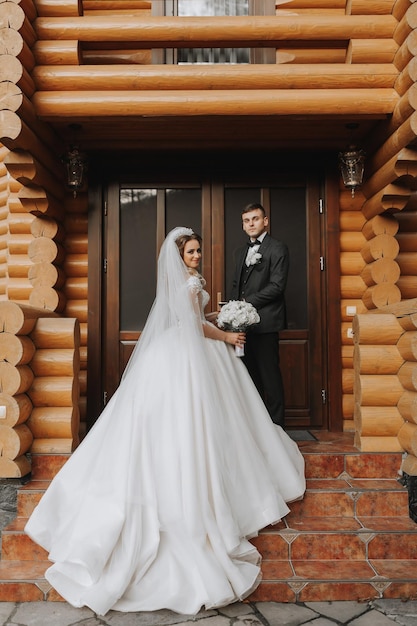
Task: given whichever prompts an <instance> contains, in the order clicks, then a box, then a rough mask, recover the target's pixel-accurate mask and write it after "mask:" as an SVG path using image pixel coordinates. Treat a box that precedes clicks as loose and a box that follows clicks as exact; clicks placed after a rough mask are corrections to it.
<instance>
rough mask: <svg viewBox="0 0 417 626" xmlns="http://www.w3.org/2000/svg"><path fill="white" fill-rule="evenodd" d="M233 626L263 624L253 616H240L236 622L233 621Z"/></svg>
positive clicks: (260, 625) (256, 625)
mask: <svg viewBox="0 0 417 626" xmlns="http://www.w3.org/2000/svg"><path fill="white" fill-rule="evenodd" d="M233 626H264V623H263V622H261V621H259V619H258V618H257V617H256V616H255V615H240V616H239V617H238V618H237V620H236V621H233Z"/></svg>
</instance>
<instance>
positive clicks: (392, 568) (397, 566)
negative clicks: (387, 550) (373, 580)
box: [370, 559, 417, 599]
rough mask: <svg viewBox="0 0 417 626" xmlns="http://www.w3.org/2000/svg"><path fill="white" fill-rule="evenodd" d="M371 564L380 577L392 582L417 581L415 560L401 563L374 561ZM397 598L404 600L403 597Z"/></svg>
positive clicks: (391, 560) (390, 560)
mask: <svg viewBox="0 0 417 626" xmlns="http://www.w3.org/2000/svg"><path fill="white" fill-rule="evenodd" d="M370 564H371V565H372V567H374V568H375V570H376V572H377V573H378V575H379V576H384V577H385V578H388V579H390V580H410V578H413V580H416V579H417V568H416V561H415V560H413V559H410V560H406V559H405V560H401V561H398V560H395V559H372V560H370ZM396 597H397V598H402V597H403V596H401V595H398V596H396ZM406 599H408V598H406Z"/></svg>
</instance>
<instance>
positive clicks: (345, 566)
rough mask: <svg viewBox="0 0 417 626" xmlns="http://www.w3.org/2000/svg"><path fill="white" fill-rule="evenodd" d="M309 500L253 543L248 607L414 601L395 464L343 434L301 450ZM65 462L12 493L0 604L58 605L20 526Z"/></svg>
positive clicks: (36, 468) (403, 493) (47, 465)
mask: <svg viewBox="0 0 417 626" xmlns="http://www.w3.org/2000/svg"><path fill="white" fill-rule="evenodd" d="M299 447H300V450H301V451H302V453H303V456H304V458H305V462H306V476H307V491H306V494H305V497H304V499H303V500H300V501H297V502H294V503H291V504H290V509H291V513H290V514H289V515H288V516H287V517H286V518H285V519H284V520H282V521H281V522H280V523H279V524H278V525H276V526H274V527H270V528H267V529H264V530H263V531H262V532H261V533H260V534H259V536H258V537H257V538H255V539H253V543H254V544H255V545H256V546H257V547H258V549H259V551H260V552H261V554H262V572H263V581H262V583H261V585H260V586H259V587H258V589H257V590H256V591H255V592H254V594H252V596H251V598H250V599H251V600H254V601H255V600H256V601H278V602H296V601H300V602H306V601H317V600H321V601H323V600H358V599H363V600H366V599H369V598H379V597H386V598H404V599H405V598H410V597H415V596H416V594H417V525H416V524H415V523H414V522H413V521H412V520H411V519H410V517H409V512H408V492H407V490H406V489H405V488H404V487H403V486H402V485H401V484H400V482H399V481H398V478H399V469H400V466H401V454H398V453H393V454H391V453H387V454H386V453H366V454H362V453H360V452H359V451H358V450H356V449H355V448H354V446H353V436H352V435H350V434H338V435H333V434H332V433H327V434H326V433H325V434H323V433H321V434H320V440H319V441H314V442H313V441H302V442H299ZM67 458H68V455H64V456H62V455H34V458H33V472H32V480H30V482H28V483H27V484H26V485H22V487H21V488H20V489H19V491H18V495H17V517H16V519H15V520H14V521H13V522H12V523H11V524H9V526H8V527H7V528H5V529H4V530H3V533H2V560H1V561H0V601H22V599H24V601H30V600H59V599H60V597H59V595H58V594H57V593H56V592H55V591H54V590H53V589H51V587H50V585H49V584H48V583H47V581H46V580H45V579H44V572H45V570H46V568H47V567H48V566H49V562H48V561H47V555H46V553H45V551H44V550H43V549H42V548H39V547H38V546H36V545H34V544H33V543H32V542H31V540H30V539H29V538H28V537H27V536H26V535H24V533H23V529H24V526H25V524H26V520H27V518H28V517H29V515H30V514H31V512H32V511H33V508H34V507H35V506H36V504H37V503H38V502H39V499H40V498H41V497H42V494H43V493H44V491H45V489H46V488H47V487H48V485H49V483H50V481H51V479H52V478H53V476H54V475H55V474H56V472H57V471H58V470H59V469H60V467H62V465H63V464H64V463H65V461H66V460H67Z"/></svg>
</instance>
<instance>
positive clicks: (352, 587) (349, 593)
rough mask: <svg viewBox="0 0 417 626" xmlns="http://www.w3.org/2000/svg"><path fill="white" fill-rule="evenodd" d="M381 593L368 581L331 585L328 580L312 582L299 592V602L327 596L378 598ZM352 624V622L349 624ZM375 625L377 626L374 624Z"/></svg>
mask: <svg viewBox="0 0 417 626" xmlns="http://www.w3.org/2000/svg"><path fill="white" fill-rule="evenodd" d="M378 597H379V593H378V591H376V590H375V588H374V587H373V586H372V585H371V584H370V583H366V582H338V583H337V584H335V585H329V583H328V582H318V583H315V582H310V583H308V584H307V585H305V586H304V587H302V589H301V590H300V591H299V593H298V598H297V599H298V601H299V602H318V601H320V600H323V598H326V600H328V601H329V602H330V601H340V600H345V601H346V600H352V601H353V600H357V599H358V598H367V599H368V598H369V599H374V598H378ZM349 626H350V624H349ZM373 626H377V625H376V624H374V625H373Z"/></svg>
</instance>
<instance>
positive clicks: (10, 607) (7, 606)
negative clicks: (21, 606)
mask: <svg viewBox="0 0 417 626" xmlns="http://www.w3.org/2000/svg"><path fill="white" fill-rule="evenodd" d="M15 608H16V604H15V603H14V602H0V624H7V618H8V617H9V616H10V615H11V614H12V613H13V611H14V610H15Z"/></svg>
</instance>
